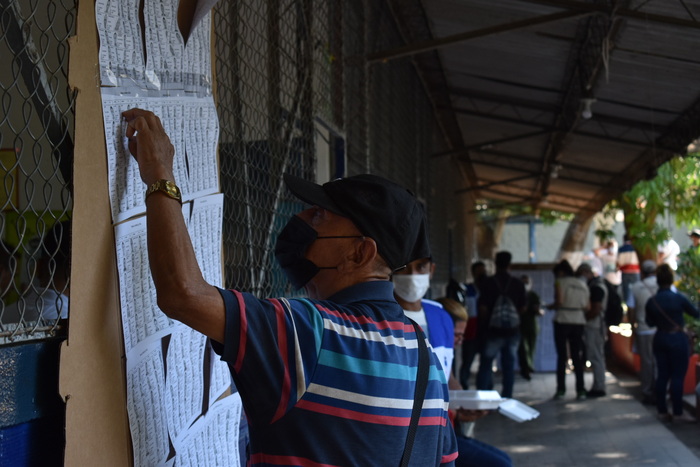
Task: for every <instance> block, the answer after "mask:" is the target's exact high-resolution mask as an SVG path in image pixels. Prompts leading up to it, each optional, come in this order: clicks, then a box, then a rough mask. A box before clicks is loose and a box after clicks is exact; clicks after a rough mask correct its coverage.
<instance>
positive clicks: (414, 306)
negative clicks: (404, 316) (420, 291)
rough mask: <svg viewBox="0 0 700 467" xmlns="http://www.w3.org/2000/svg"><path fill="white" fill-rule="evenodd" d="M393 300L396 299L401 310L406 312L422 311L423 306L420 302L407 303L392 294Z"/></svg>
mask: <svg viewBox="0 0 700 467" xmlns="http://www.w3.org/2000/svg"><path fill="white" fill-rule="evenodd" d="M394 298H396V301H397V302H399V305H401V308H403V309H404V310H406V311H421V310H422V309H423V304H422V303H421V301H420V300H418V301H417V302H407V301H406V300H404V299H403V298H401V297H399V296H398V295H396V294H394Z"/></svg>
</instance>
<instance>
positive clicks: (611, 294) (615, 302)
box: [605, 280, 624, 326]
mask: <svg viewBox="0 0 700 467" xmlns="http://www.w3.org/2000/svg"><path fill="white" fill-rule="evenodd" d="M605 287H606V288H607V289H608V303H607V305H606V306H605V325H606V326H618V325H619V324H620V323H621V322H622V315H623V314H624V310H623V309H622V297H620V291H619V288H620V286H618V285H614V284H611V283H610V282H608V281H607V280H606V281H605Z"/></svg>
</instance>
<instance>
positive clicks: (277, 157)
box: [0, 0, 449, 342]
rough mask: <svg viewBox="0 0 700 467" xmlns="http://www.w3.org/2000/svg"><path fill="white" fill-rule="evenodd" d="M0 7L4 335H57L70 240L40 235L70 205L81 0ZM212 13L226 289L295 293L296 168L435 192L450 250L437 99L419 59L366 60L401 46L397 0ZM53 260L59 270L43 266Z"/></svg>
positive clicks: (422, 193)
mask: <svg viewBox="0 0 700 467" xmlns="http://www.w3.org/2000/svg"><path fill="white" fill-rule="evenodd" d="M0 5H2V18H1V24H0V27H1V28H2V29H1V30H0V50H2V56H3V57H12V59H11V60H10V61H9V64H8V66H6V67H2V69H1V70H0V89H2V106H3V115H2V120H1V125H0V129H1V131H2V132H1V134H0V148H3V152H2V160H0V175H1V176H2V180H3V187H2V189H0V202H2V205H3V213H2V235H3V237H2V238H3V240H4V242H5V243H4V244H3V245H2V246H1V247H0V253H2V252H4V253H5V254H4V255H2V254H0V268H2V267H3V266H5V268H4V270H5V271H6V272H5V273H2V274H0V281H2V277H5V276H7V277H9V278H10V280H9V281H8V282H7V283H6V284H7V285H4V284H3V283H2V282H0V287H1V288H2V295H3V311H2V314H1V315H0V323H1V325H2V330H1V332H2V334H1V335H2V339H4V340H3V341H2V342H6V341H13V340H16V339H18V338H21V337H42V336H46V335H50V334H53V333H55V332H56V330H57V329H58V326H60V324H59V323H60V321H57V320H55V319H49V318H48V317H47V312H44V311H43V310H44V308H46V307H47V303H49V302H52V304H53V305H54V308H55V307H58V309H59V310H62V309H63V308H65V307H66V305H67V298H66V299H65V300H64V299H63V298H62V297H67V295H68V294H67V293H66V292H67V290H68V289H67V287H68V286H67V284H64V283H59V282H61V281H59V280H58V275H59V274H58V272H60V270H61V268H62V266H61V265H60V264H59V262H60V261H59V259H60V253H59V252H58V248H59V247H58V246H57V247H56V251H46V248H43V247H42V245H43V244H44V243H45V242H43V241H42V238H44V237H45V236H46V234H47V233H49V232H50V229H51V227H52V226H53V225H54V223H55V222H56V221H57V220H61V219H66V218H68V217H69V214H70V208H71V199H70V174H71V171H72V167H71V159H72V122H73V99H74V96H73V94H71V92H70V90H69V88H68V86H67V77H66V75H67V66H68V48H67V42H66V41H67V38H68V37H69V36H70V35H71V34H72V33H73V28H74V20H75V8H76V5H75V2H71V1H63V2H49V3H48V4H46V3H42V2H38V1H36V0H24V1H20V2H17V1H10V0H0ZM214 18H215V19H214V28H215V34H216V37H215V41H214V47H215V55H216V83H217V88H216V101H217V108H218V112H219V119H220V123H221V137H220V146H219V154H220V166H221V180H222V191H223V192H224V194H225V199H226V208H225V209H226V221H225V225H224V244H225V252H226V253H225V277H226V285H227V286H229V287H237V288H240V289H243V290H249V291H252V292H254V293H256V294H259V295H263V296H264V295H279V294H288V293H291V292H292V291H291V290H289V289H288V285H287V282H286V280H285V278H284V277H283V275H282V274H281V272H280V270H279V269H278V268H277V267H276V266H275V260H274V255H273V254H272V251H273V248H274V242H275V239H276V237H277V234H278V233H279V231H280V230H281V228H282V227H283V226H284V224H285V223H286V221H287V220H288V219H289V217H290V216H291V215H292V214H294V213H295V212H297V211H299V210H300V209H301V208H302V207H303V205H302V204H301V203H300V202H299V201H298V200H296V199H295V198H294V197H292V196H291V195H290V194H289V193H288V192H287V191H286V189H285V187H284V185H283V182H282V174H283V173H285V172H288V173H292V174H294V175H298V176H301V177H304V178H308V179H316V180H317V181H319V182H325V181H327V180H328V179H331V178H334V177H337V176H348V175H355V174H359V173H366V172H369V173H375V174H378V175H383V176H386V177H388V178H390V179H392V180H394V181H396V182H398V183H400V184H402V185H404V186H406V187H408V188H410V189H411V190H413V191H414V192H415V193H416V194H417V195H418V196H419V198H421V200H423V201H424V202H425V203H426V206H427V208H428V212H429V214H430V220H431V230H432V235H433V238H434V241H433V250H434V257H435V258H436V259H438V261H442V259H443V258H445V257H446V252H445V245H444V239H445V238H446V235H447V234H446V232H447V225H446V219H447V217H448V216H447V215H446V214H445V212H446V210H447V209H449V206H445V205H444V203H442V204H440V203H436V202H435V201H434V200H435V199H438V198H440V197H441V196H442V193H441V192H440V190H438V191H437V192H436V189H435V186H436V185H439V184H438V183H437V182H436V180H437V179H436V178H435V177H437V176H438V174H435V173H434V172H435V171H432V172H431V170H429V162H430V160H429V154H430V153H431V152H435V151H436V148H435V146H436V142H435V137H436V134H437V133H436V130H435V129H436V124H435V120H434V116H433V115H434V114H433V111H432V108H431V104H430V102H429V100H428V99H427V97H426V95H425V92H424V91H423V87H422V84H421V82H420V80H419V78H418V75H417V74H416V72H415V70H414V67H413V64H412V62H411V61H410V59H401V60H395V61H391V62H389V63H378V64H372V65H368V64H367V62H366V60H365V57H366V55H367V54H369V53H372V52H377V51H380V50H385V49H387V48H392V47H397V46H400V45H402V43H403V42H402V40H401V36H400V34H399V33H398V30H397V28H396V26H395V24H394V19H393V17H392V15H391V13H390V11H389V9H388V8H387V6H386V4H385V3H384V2H360V1H353V2H333V1H331V0H267V1H265V2H260V1H252V0H250V1H233V0H220V1H219V2H218V4H217V5H216V7H215V16H214ZM431 173H433V175H431ZM442 175H445V174H442ZM431 177H433V178H431ZM443 199H444V197H443ZM60 225H61V226H65V225H67V224H60ZM61 236H62V237H65V232H63V233H62V234H61ZM62 243H65V242H58V245H59V246H60V245H61V244H62ZM45 260H46V261H45ZM45 263H48V269H49V272H50V274H49V276H50V277H49V279H46V278H42V276H45V274H43V273H41V272H40V270H41V269H42V268H44V267H45ZM438 271H439V272H438V275H437V277H436V279H438V280H444V276H445V274H446V272H445V270H444V269H438ZM441 278H442V279H441ZM49 295H51V298H49ZM64 301H65V302H66V303H64ZM51 316H53V314H52V315H51Z"/></svg>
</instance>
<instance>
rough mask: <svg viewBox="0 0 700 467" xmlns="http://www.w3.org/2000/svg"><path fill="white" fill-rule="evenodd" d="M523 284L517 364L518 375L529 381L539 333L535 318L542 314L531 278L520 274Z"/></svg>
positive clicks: (533, 365) (532, 371)
mask: <svg viewBox="0 0 700 467" xmlns="http://www.w3.org/2000/svg"><path fill="white" fill-rule="evenodd" d="M520 281H521V282H522V283H523V285H524V286H525V291H526V300H525V312H524V313H523V314H522V315H521V316H520V346H519V347H518V365H519V366H520V375H521V376H522V377H523V378H525V379H526V380H528V381H530V379H531V377H530V374H531V373H534V372H535V363H534V362H535V347H536V345H537V335H538V334H539V333H540V330H539V326H538V325H537V319H538V318H539V317H540V316H542V306H541V302H540V296H539V295H538V294H537V292H535V291H534V290H532V279H530V276H528V275H527V274H523V275H522V276H520Z"/></svg>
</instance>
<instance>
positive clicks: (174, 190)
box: [144, 179, 182, 204]
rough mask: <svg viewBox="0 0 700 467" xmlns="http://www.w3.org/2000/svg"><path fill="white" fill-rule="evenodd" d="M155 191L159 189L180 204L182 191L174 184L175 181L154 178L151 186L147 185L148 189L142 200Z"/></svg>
mask: <svg viewBox="0 0 700 467" xmlns="http://www.w3.org/2000/svg"><path fill="white" fill-rule="evenodd" d="M156 191H160V192H162V193H164V194H165V195H167V196H169V197H170V198H172V199H176V200H177V201H179V202H180V204H182V193H181V192H180V188H178V186H177V185H175V182H172V181H170V180H163V179H161V180H156V181H155V182H154V183H153V184H152V185H151V186H149V187H148V190H146V196H145V197H144V200H146V199H147V198H148V197H149V196H150V195H152V194H153V193H155V192H156Z"/></svg>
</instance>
